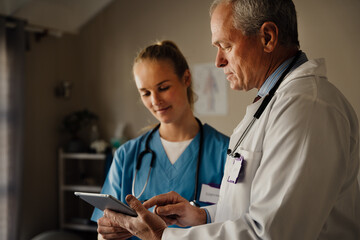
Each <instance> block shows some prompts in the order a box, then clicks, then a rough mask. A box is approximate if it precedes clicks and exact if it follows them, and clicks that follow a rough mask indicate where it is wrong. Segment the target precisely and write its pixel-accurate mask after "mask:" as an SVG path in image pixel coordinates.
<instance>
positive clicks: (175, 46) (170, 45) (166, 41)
mask: <svg viewBox="0 0 360 240" xmlns="http://www.w3.org/2000/svg"><path fill="white" fill-rule="evenodd" d="M159 45H160V46H169V47H172V48H174V49H176V50H177V51H180V49H179V48H178V46H177V45H176V44H175V43H174V42H173V41H170V40H163V41H161V42H160V43H159Z"/></svg>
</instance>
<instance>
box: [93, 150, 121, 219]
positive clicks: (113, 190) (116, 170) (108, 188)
mask: <svg viewBox="0 0 360 240" xmlns="http://www.w3.org/2000/svg"><path fill="white" fill-rule="evenodd" d="M124 155H125V150H124V147H123V146H121V147H120V148H118V149H117V150H116V152H115V155H114V158H113V161H112V163H111V166H110V169H109V172H108V174H107V176H106V179H105V182H104V185H103V187H102V190H101V193H103V194H110V195H112V196H114V197H115V198H117V199H120V194H121V176H122V172H123V170H122V169H123V168H122V165H123V164H122V162H123V159H124ZM103 214H104V213H103V211H101V210H99V209H97V208H95V209H94V212H93V214H92V216H91V220H92V221H94V222H97V220H98V219H99V218H101V217H102V216H103Z"/></svg>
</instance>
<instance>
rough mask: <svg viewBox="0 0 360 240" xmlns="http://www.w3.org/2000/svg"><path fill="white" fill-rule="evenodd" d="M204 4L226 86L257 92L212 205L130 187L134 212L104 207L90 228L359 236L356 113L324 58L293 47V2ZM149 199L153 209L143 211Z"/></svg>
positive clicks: (116, 233)
mask: <svg viewBox="0 0 360 240" xmlns="http://www.w3.org/2000/svg"><path fill="white" fill-rule="evenodd" d="M210 12H211V32H212V43H213V45H214V46H215V47H216V48H217V50H218V52H217V56H216V66H217V67H219V68H222V69H223V70H224V73H225V74H226V76H227V80H228V81H229V82H230V86H231V88H232V89H234V90H245V91H248V90H250V89H253V88H256V89H258V90H259V91H258V96H259V97H257V98H256V100H257V101H254V103H251V104H250V105H249V106H248V107H247V112H246V115H245V117H244V119H243V120H242V121H241V122H240V123H239V125H238V126H237V127H236V128H235V129H234V132H233V134H232V136H231V140H230V144H229V151H228V157H227V162H226V166H225V172H224V177H223V180H222V184H221V189H220V198H219V201H218V203H217V204H216V205H213V206H210V207H206V208H196V207H193V206H191V205H190V204H189V202H188V201H186V200H185V199H183V198H182V197H181V196H179V195H178V194H176V193H174V192H170V193H168V194H163V195H159V196H156V197H154V198H152V199H150V200H149V201H147V202H145V203H144V205H142V204H141V203H140V202H139V201H138V200H137V199H136V198H135V197H133V196H131V195H129V196H127V199H126V200H127V202H128V204H129V205H130V206H131V207H132V208H133V209H135V210H136V211H137V213H138V215H139V216H138V217H137V218H133V217H129V216H125V215H122V214H118V213H115V212H112V211H109V210H105V213H104V217H102V218H101V219H100V220H99V227H98V232H99V233H100V234H101V235H102V236H103V237H104V238H105V239H112V238H114V239H123V238H126V237H128V236H130V235H136V236H138V237H140V238H142V239H172V240H173V239H276V240H282V239H286V240H287V239H292V240H294V239H301V240H305V239H306V240H308V239H327V240H329V239H334V240H335V239H336V240H338V239H354V240H355V239H360V193H359V185H358V182H357V179H356V177H357V173H358V169H359V126H358V119H357V117H356V115H355V113H354V110H353V109H352V107H351V106H350V104H349V103H348V101H347V100H346V99H345V97H344V96H343V95H342V94H341V93H340V92H339V91H338V90H337V89H336V88H335V87H334V86H333V85H332V84H331V83H330V82H329V81H328V80H327V77H326V68H325V62H324V60H323V59H318V60H308V59H307V57H306V55H305V54H304V53H302V52H300V51H299V42H298V33H297V20H296V12H295V7H294V4H293V2H292V1H291V0H277V1H269V0H215V1H214V3H213V4H212V7H211V11H210ZM272 95H273V97H271V96H272ZM259 98H260V99H259ZM258 99H259V100H258ZM254 115H255V116H256V117H255V118H254V117H253V116H254ZM259 115H260V116H259ZM179 184H181V183H179ZM154 205H156V208H155V212H156V214H154V213H151V212H149V211H148V210H146V208H149V207H151V206H154ZM206 223H208V224H206ZM166 224H178V225H181V226H196V225H199V226H196V227H192V228H188V229H170V228H166Z"/></svg>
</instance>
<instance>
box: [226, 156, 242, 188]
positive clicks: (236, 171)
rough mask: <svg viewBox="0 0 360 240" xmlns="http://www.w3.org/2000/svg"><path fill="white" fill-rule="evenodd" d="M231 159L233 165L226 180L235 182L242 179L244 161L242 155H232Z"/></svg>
mask: <svg viewBox="0 0 360 240" xmlns="http://www.w3.org/2000/svg"><path fill="white" fill-rule="evenodd" d="M232 159H233V165H232V167H231V170H230V174H229V176H228V179H227V181H228V182H229V183H234V184H236V183H238V182H241V181H242V180H243V179H244V175H245V165H246V161H245V160H244V157H243V156H242V155H240V157H232Z"/></svg>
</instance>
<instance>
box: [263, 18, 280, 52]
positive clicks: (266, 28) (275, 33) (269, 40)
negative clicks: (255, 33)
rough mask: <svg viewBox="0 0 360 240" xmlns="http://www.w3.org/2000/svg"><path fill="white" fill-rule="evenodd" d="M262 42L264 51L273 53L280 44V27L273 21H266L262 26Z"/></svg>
mask: <svg viewBox="0 0 360 240" xmlns="http://www.w3.org/2000/svg"><path fill="white" fill-rule="evenodd" d="M260 36H261V43H262V44H263V47H264V51H265V52H267V53H271V52H272V51H274V49H275V47H276V45H277V44H278V38H279V29H278V27H277V26H276V24H275V23H273V22H264V23H263V25H262V26H261V28H260Z"/></svg>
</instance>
